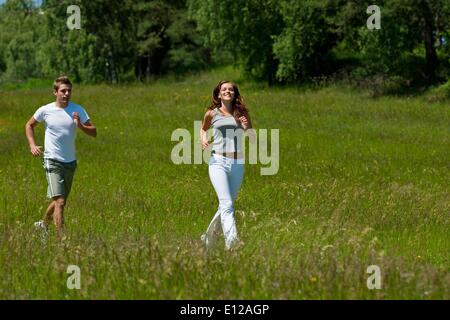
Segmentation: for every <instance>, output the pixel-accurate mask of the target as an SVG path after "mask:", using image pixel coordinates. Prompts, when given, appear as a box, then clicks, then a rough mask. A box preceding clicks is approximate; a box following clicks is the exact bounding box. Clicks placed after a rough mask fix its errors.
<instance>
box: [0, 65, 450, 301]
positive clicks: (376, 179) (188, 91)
mask: <svg viewBox="0 0 450 320" xmlns="http://www.w3.org/2000/svg"><path fill="white" fill-rule="evenodd" d="M222 78H227V79H238V84H239V85H240V89H241V92H242V94H243V95H244V98H245V100H246V101H247V103H248V105H249V107H250V110H251V115H252V118H253V123H254V126H255V127H256V128H265V129H279V130H280V169H279V172H278V173H277V174H276V175H274V176H261V175H260V168H261V165H246V175H245V178H244V183H243V186H242V189H241V192H240V194H239V197H238V200H237V203H236V209H237V213H236V217H237V226H238V232H239V235H240V237H241V239H242V240H243V241H244V245H243V247H241V248H240V249H239V250H238V251H236V252H225V251H224V250H222V249H221V248H219V249H218V250H216V251H213V252H206V251H205V250H204V248H203V247H202V246H201V243H200V235H201V233H202V232H204V230H205V229H206V227H207V225H208V223H209V221H210V219H211V218H212V216H213V214H214V212H215V211H216V207H217V199H216V196H215V193H214V191H213V188H212V186H211V184H210V181H209V178H208V174H207V165H206V164H202V165H178V166H177V165H174V164H173V163H172V162H171V161H170V152H171V149H172V148H173V146H174V145H175V144H176V143H175V142H172V141H171V139H170V137H171V133H172V132H173V130H175V129H176V128H186V129H188V130H189V131H191V132H192V133H193V129H194V128H193V122H194V121H195V120H200V119H201V118H202V115H203V112H204V110H205V108H206V107H207V105H208V102H209V97H210V94H211V91H212V88H213V87H214V86H215V85H216V84H217V82H218V81H219V80H221V79H222ZM50 90H51V88H48V89H42V88H39V89H8V90H2V91H0V152H1V154H0V176H1V178H2V179H1V180H0V213H1V214H0V265H1V269H2V274H3V276H2V277H1V278H0V298H3V299H25V298H26V299H29V298H32V299H35V298H51V299H77V298H80V299H86V298H88V299H95V298H101V299H137V298H139V299H348V298H356V299H372V298H374V299H385V298H400V299H428V298H436V299H448V298H449V297H450V294H449V291H448V290H449V289H448V288H449V287H450V275H449V271H450V270H449V265H450V261H449V254H448V252H449V251H450V237H449V227H450V223H449V213H450V193H449V181H450V171H449V169H450V163H449V160H450V132H449V123H450V111H449V108H448V102H447V103H444V102H439V103H429V102H426V100H425V99H422V98H420V97H417V98H408V99H406V98H396V97H385V98H379V99H376V100H374V99H370V98H367V97H366V96H365V94H364V92H357V91H355V90H352V89H349V88H343V87H330V88H323V89H318V90H311V89H296V88H267V87H266V86H264V85H261V84H257V83H252V82H245V81H243V80H242V79H241V78H240V75H239V73H237V72H236V71H235V70H232V69H223V70H218V71H213V72H209V73H202V74H198V75H196V76H192V77H189V78H187V79H184V80H177V81H176V80H173V79H172V80H167V79H165V80H161V81H159V82H153V83H149V84H146V85H127V86H108V85H96V86H75V88H74V94H73V100H74V101H75V102H77V103H80V104H81V105H83V106H84V107H85V108H86V109H87V111H88V113H89V115H90V116H91V119H92V121H93V122H94V123H95V124H96V126H97V128H98V137H97V139H92V138H90V137H88V136H85V135H83V134H81V133H80V132H79V133H78V140H77V151H78V159H79V165H78V170H77V173H76V176H75V181H74V185H73V189H72V190H73V193H72V194H71V196H70V198H69V201H68V206H67V208H66V213H65V217H66V225H67V232H68V238H67V240H66V241H65V242H64V243H62V244H59V243H58V242H57V241H56V239H55V234H54V229H52V230H51V235H50V239H49V241H48V243H47V244H46V245H43V244H41V242H40V240H39V237H38V235H37V234H35V232H34V230H33V222H34V221H36V220H38V219H40V218H41V216H42V214H43V211H44V210H45V208H46V199H45V193H46V188H47V186H46V181H45V175H44V172H43V169H42V165H41V160H40V159H35V158H33V157H32V156H31V154H30V153H29V151H28V147H27V143H26V139H25V135H24V130H23V126H24V124H25V122H26V121H27V120H28V118H29V117H31V115H32V114H33V112H34V111H35V110H36V108H37V107H39V106H40V105H43V104H46V103H48V102H50V101H51V100H52V99H53V98H52V95H51V91H50ZM43 133H44V128H43V126H42V125H41V126H40V127H38V128H37V130H36V136H37V140H38V141H39V142H40V143H41V144H42V143H43ZM70 264H75V265H78V266H79V267H80V269H81V290H69V289H68V288H67V287H66V280H67V277H68V276H69V275H68V274H67V273H66V270H67V266H68V265H70ZM370 265H379V266H380V268H381V272H382V289H380V290H369V289H368V288H367V286H366V281H367V278H368V276H369V274H367V273H366V269H367V267H368V266H370Z"/></svg>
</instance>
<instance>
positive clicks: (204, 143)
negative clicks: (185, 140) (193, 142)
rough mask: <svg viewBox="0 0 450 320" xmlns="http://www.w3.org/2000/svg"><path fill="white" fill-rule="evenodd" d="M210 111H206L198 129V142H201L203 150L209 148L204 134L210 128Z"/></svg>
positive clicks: (211, 115)
mask: <svg viewBox="0 0 450 320" xmlns="http://www.w3.org/2000/svg"><path fill="white" fill-rule="evenodd" d="M212 112H213V111H212V110H208V111H206V113H205V116H204V117H203V123H202V127H201V128H200V140H201V142H202V148H203V150H204V149H206V148H207V147H208V146H209V141H208V136H207V134H206V132H207V131H208V129H209V128H210V127H211V121H212V118H213V114H212Z"/></svg>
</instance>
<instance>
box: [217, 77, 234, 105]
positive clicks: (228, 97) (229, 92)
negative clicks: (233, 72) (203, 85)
mask: <svg viewBox="0 0 450 320" xmlns="http://www.w3.org/2000/svg"><path fill="white" fill-rule="evenodd" d="M219 99H220V100H222V101H230V102H231V101H233V99H234V87H233V85H232V84H231V83H229V82H226V83H223V84H222V85H221V86H220V90H219Z"/></svg>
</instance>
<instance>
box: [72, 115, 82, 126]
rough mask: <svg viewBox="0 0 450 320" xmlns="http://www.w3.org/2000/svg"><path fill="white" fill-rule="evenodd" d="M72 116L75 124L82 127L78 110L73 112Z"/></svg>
mask: <svg viewBox="0 0 450 320" xmlns="http://www.w3.org/2000/svg"><path fill="white" fill-rule="evenodd" d="M72 118H73V122H74V123H75V125H76V126H77V127H78V128H80V127H81V121H80V116H79V115H78V112H72Z"/></svg>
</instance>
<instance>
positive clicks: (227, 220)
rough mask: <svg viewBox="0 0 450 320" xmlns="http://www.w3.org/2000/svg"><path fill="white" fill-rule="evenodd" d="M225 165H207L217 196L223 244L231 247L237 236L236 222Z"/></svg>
mask: <svg viewBox="0 0 450 320" xmlns="http://www.w3.org/2000/svg"><path fill="white" fill-rule="evenodd" d="M227 171H228V170H227V168H226V166H224V165H222V164H221V163H214V164H212V165H210V166H209V177H210V179H211V183H212V185H213V187H214V190H215V191H216V194H217V197H218V198H219V210H218V212H219V213H220V220H221V222H222V231H223V235H224V237H225V245H226V247H227V248H230V247H231V244H232V242H233V241H234V240H235V239H236V237H237V231H236V224H235V222H234V209H233V198H232V195H231V192H230V191H231V190H230V185H229V181H228V180H229V172H227Z"/></svg>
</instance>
